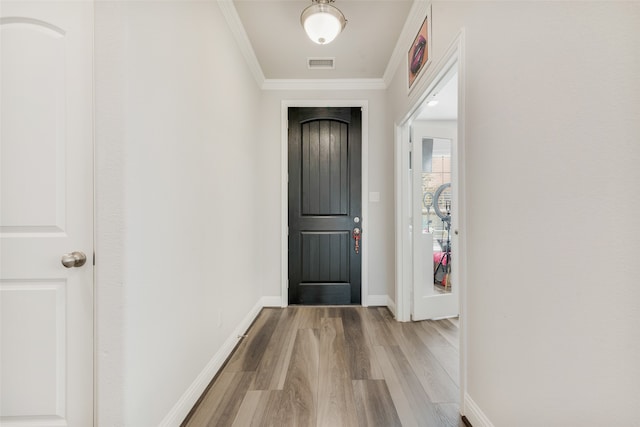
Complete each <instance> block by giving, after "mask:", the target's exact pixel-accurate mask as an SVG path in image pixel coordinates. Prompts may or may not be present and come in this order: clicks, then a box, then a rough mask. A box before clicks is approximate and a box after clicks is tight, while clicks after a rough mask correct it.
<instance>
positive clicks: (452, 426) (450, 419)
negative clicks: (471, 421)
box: [436, 403, 466, 427]
mask: <svg viewBox="0 0 640 427" xmlns="http://www.w3.org/2000/svg"><path fill="white" fill-rule="evenodd" d="M436 413H437V414H438V417H439V420H440V421H439V422H440V424H438V426H442V427H466V425H465V423H464V422H463V421H462V416H461V415H460V405H458V404H456V403H436Z"/></svg>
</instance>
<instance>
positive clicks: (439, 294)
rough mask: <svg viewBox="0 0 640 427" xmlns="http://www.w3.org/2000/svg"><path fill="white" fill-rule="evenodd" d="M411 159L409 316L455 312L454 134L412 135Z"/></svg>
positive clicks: (451, 314) (452, 314)
mask: <svg viewBox="0 0 640 427" xmlns="http://www.w3.org/2000/svg"><path fill="white" fill-rule="evenodd" d="M426 128H427V129H428V128H429V125H428V124H427V125H426ZM414 135H415V133H414ZM412 159H413V161H412V178H413V183H412V184H413V185H412V196H411V198H412V222H413V224H412V225H413V226H412V228H413V233H412V239H413V301H412V302H413V304H412V306H413V310H412V315H411V317H412V319H413V320H425V319H440V318H444V317H455V316H458V314H459V283H457V278H458V265H457V261H458V260H459V258H458V250H457V249H458V232H457V230H458V214H457V210H456V208H457V206H459V205H458V196H457V194H458V173H457V164H456V159H457V143H456V138H455V137H451V138H437V137H424V136H420V137H418V138H416V137H415V136H414V141H413V143H412ZM437 163H440V165H438V166H437V167H436V164H437ZM427 169H428V170H427Z"/></svg>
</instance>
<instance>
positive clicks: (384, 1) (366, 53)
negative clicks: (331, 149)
mask: <svg viewBox="0 0 640 427" xmlns="http://www.w3.org/2000/svg"><path fill="white" fill-rule="evenodd" d="M311 4H312V2H311V0H233V5H234V6H235V10H236V12H237V16H238V17H239V24H240V25H241V26H242V27H243V28H244V32H246V36H247V38H248V41H249V44H250V46H251V48H252V50H253V53H254V54H255V57H256V59H257V61H258V65H259V67H260V69H261V70H262V73H263V75H264V78H265V79H268V80H277V79H284V80H293V79H382V78H383V77H384V74H385V71H386V69H387V65H388V64H389V62H390V60H391V57H392V55H393V53H394V49H395V48H396V44H397V43H398V39H399V37H400V35H401V33H402V31H403V28H404V26H405V22H406V21H407V17H408V16H409V11H410V9H411V6H412V4H413V0H336V2H335V3H333V5H334V6H336V7H337V8H338V9H340V10H341V11H342V13H343V14H344V15H345V17H346V18H347V21H348V23H347V26H346V28H345V29H344V31H343V32H342V33H341V34H340V35H339V36H338V37H337V38H336V39H335V40H334V41H333V42H331V43H330V44H327V45H322V46H321V45H317V44H315V43H313V42H312V41H311V40H309V38H308V37H307V35H306V34H305V32H304V30H303V28H302V25H301V24H300V14H301V13H302V11H303V10H304V9H305V8H306V7H307V6H310V5H311ZM307 58H335V60H334V62H335V69H332V70H326V69H324V70H317V69H316V70H310V69H308V67H307Z"/></svg>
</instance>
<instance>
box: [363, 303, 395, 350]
mask: <svg viewBox="0 0 640 427" xmlns="http://www.w3.org/2000/svg"><path fill="white" fill-rule="evenodd" d="M366 314H367V319H368V324H369V326H370V327H369V330H370V332H371V340H372V343H373V345H374V346H375V345H383V346H391V345H397V344H398V343H397V342H396V340H395V339H394V337H393V334H392V333H391V331H389V328H388V327H387V325H386V322H385V318H384V317H383V316H382V314H381V312H380V311H379V308H378V307H369V308H368V309H367V310H366Z"/></svg>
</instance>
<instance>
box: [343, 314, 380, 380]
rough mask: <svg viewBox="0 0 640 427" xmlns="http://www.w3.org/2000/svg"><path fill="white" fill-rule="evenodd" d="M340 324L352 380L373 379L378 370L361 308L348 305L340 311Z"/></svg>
mask: <svg viewBox="0 0 640 427" xmlns="http://www.w3.org/2000/svg"><path fill="white" fill-rule="evenodd" d="M342 325H343V328H344V338H345V343H346V347H345V349H346V357H347V362H348V364H349V368H350V371H351V378H352V379H354V380H366V379H373V378H374V377H375V375H376V374H378V371H379V370H377V369H376V367H375V366H374V363H373V360H374V358H373V357H372V349H371V345H370V342H369V340H368V337H367V335H365V334H364V333H363V331H364V329H365V328H364V321H363V319H362V317H361V310H360V309H358V308H355V307H348V308H345V309H344V310H343V311H342Z"/></svg>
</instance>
